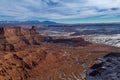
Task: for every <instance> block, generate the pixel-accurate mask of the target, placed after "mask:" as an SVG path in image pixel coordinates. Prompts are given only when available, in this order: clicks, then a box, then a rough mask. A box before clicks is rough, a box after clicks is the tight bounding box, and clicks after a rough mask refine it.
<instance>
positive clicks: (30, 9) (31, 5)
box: [0, 0, 120, 23]
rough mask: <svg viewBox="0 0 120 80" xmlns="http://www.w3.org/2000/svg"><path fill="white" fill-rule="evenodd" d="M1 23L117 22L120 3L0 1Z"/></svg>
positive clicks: (117, 0) (106, 0)
mask: <svg viewBox="0 0 120 80" xmlns="http://www.w3.org/2000/svg"><path fill="white" fill-rule="evenodd" d="M0 20H40V21H43V20H51V21H56V22H63V23H81V22H87V23H89V22H119V21H120V0H0Z"/></svg>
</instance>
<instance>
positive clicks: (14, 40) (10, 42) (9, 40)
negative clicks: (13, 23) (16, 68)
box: [0, 26, 42, 51]
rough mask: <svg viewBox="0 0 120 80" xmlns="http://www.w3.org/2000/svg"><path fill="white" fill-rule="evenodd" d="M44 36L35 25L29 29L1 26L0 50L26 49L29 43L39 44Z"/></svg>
mask: <svg viewBox="0 0 120 80" xmlns="http://www.w3.org/2000/svg"><path fill="white" fill-rule="evenodd" d="M41 39H42V37H41V36H40V35H39V33H38V32H37V31H36V30H35V28H34V26H33V27H32V28H31V29H29V30H24V29H23V28H22V27H1V28H0V50H2V51H14V50H20V49H24V48H25V47H27V46H28V45H39V44H40V42H41Z"/></svg>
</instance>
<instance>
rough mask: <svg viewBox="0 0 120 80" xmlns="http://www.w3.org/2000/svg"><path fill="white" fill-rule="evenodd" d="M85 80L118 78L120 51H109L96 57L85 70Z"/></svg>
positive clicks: (119, 77)
mask: <svg viewBox="0 0 120 80" xmlns="http://www.w3.org/2000/svg"><path fill="white" fill-rule="evenodd" d="M86 80H120V53H110V54H108V55H106V56H104V57H103V58H98V60H97V62H96V64H94V65H93V66H92V67H91V68H90V69H88V71H87V76H86Z"/></svg>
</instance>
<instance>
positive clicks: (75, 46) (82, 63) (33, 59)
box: [0, 26, 120, 80]
mask: <svg viewBox="0 0 120 80" xmlns="http://www.w3.org/2000/svg"><path fill="white" fill-rule="evenodd" d="M35 28H36V27H35V26H32V28H30V29H24V28H22V27H20V26H19V27H2V28H0V46H1V47H0V55H1V56H0V80H63V79H64V80H84V79H85V77H86V72H87V70H88V69H89V68H91V66H92V65H94V63H95V61H96V59H97V58H100V57H103V56H105V55H107V54H108V53H111V52H114V53H116V52H120V49H119V48H116V47H112V46H108V45H105V44H97V43H92V42H89V41H85V39H84V38H82V37H74V38H72V37H69V36H68V37H56V38H55V37H50V36H42V35H40V34H39V33H38V32H37V31H36V29H35Z"/></svg>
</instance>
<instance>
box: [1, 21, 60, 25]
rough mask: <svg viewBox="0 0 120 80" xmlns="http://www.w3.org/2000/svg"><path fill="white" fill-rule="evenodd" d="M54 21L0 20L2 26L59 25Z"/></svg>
mask: <svg viewBox="0 0 120 80" xmlns="http://www.w3.org/2000/svg"><path fill="white" fill-rule="evenodd" d="M58 24H60V23H56V22H53V21H42V22H41V21H38V20H35V21H0V26H16V25H58Z"/></svg>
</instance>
